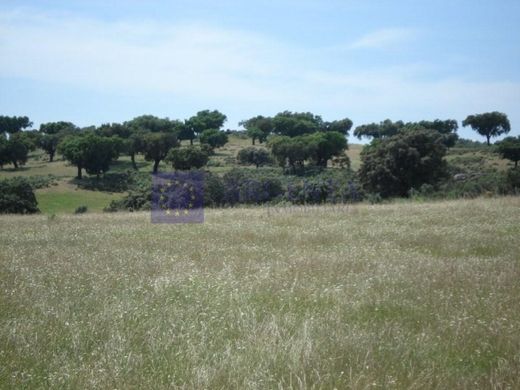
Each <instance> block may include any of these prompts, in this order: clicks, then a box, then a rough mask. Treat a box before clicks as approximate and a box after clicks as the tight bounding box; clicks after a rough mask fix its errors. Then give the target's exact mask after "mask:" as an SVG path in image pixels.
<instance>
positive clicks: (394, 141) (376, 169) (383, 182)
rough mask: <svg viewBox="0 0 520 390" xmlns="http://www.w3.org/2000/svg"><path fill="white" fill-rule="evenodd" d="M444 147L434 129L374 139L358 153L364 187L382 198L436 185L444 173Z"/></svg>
mask: <svg viewBox="0 0 520 390" xmlns="http://www.w3.org/2000/svg"><path fill="white" fill-rule="evenodd" d="M445 154H446V146H445V145H444V143H443V138H442V136H441V135H440V134H439V133H438V132H437V131H434V130H427V129H420V128H418V129H414V130H410V131H406V132H399V133H398V134H396V135H394V136H391V137H388V138H384V139H374V140H373V141H372V143H371V144H370V145H367V146H366V147H364V148H363V150H362V152H361V162H362V164H361V168H360V170H359V172H358V175H359V178H360V180H361V182H362V184H363V187H364V188H365V189H366V190H367V191H369V192H373V193H378V194H380V195H381V196H382V197H389V196H407V194H408V192H409V191H410V189H411V188H416V189H418V188H420V186H421V185H423V184H432V185H433V184H435V183H436V182H437V181H438V180H439V179H440V178H441V177H443V176H444V174H445V172H446V162H445V161H444V160H443V158H444V155H445Z"/></svg>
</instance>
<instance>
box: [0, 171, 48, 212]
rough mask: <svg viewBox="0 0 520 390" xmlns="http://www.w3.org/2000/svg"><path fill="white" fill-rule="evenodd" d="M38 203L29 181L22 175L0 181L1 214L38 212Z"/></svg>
mask: <svg viewBox="0 0 520 390" xmlns="http://www.w3.org/2000/svg"><path fill="white" fill-rule="evenodd" d="M37 212H39V210H38V203H37V202H36V197H35V196H34V192H33V189H32V187H31V185H30V184H29V182H28V181H27V180H26V179H25V178H22V177H15V178H12V179H5V180H1V181H0V214H32V213H37Z"/></svg>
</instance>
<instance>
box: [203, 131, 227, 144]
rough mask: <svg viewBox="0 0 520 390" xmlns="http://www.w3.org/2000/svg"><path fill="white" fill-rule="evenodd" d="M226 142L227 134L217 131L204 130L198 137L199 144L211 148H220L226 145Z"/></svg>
mask: <svg viewBox="0 0 520 390" xmlns="http://www.w3.org/2000/svg"><path fill="white" fill-rule="evenodd" d="M227 142H228V136H227V134H226V133H225V132H223V131H220V130H217V129H209V130H204V131H203V132H202V134H201V135H200V143H201V144H207V145H209V146H211V147H212V148H220V147H222V146H224V145H225V144H227Z"/></svg>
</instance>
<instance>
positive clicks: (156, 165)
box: [153, 160, 161, 173]
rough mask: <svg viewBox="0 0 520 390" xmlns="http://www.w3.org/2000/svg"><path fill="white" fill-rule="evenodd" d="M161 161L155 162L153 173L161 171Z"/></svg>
mask: <svg viewBox="0 0 520 390" xmlns="http://www.w3.org/2000/svg"><path fill="white" fill-rule="evenodd" d="M160 162H161V160H155V161H154V163H153V173H157V170H158V169H159V163H160Z"/></svg>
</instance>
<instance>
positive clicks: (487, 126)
mask: <svg viewBox="0 0 520 390" xmlns="http://www.w3.org/2000/svg"><path fill="white" fill-rule="evenodd" d="M462 126H464V127H466V126H471V128H472V129H473V130H475V131H476V132H477V133H479V134H480V135H482V136H484V137H486V140H487V144H488V145H490V138H491V137H498V136H500V135H502V134H507V133H509V131H510V130H511V124H510V123H509V119H507V115H506V114H503V113H501V112H497V111H493V112H486V113H484V114H476V115H469V116H468V117H467V118H466V119H464V121H463V122H462Z"/></svg>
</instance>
